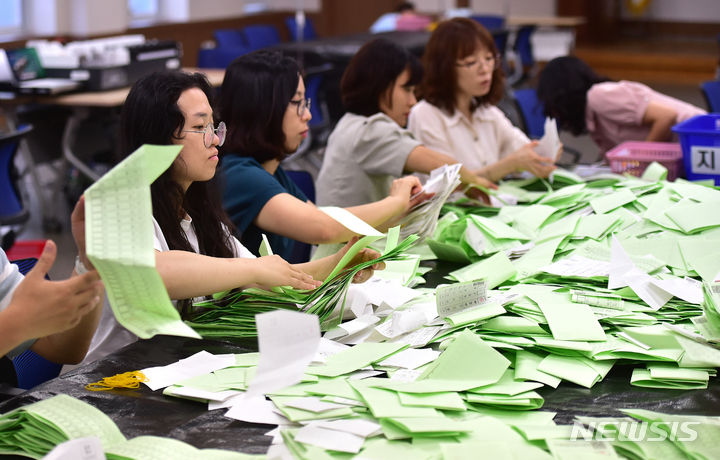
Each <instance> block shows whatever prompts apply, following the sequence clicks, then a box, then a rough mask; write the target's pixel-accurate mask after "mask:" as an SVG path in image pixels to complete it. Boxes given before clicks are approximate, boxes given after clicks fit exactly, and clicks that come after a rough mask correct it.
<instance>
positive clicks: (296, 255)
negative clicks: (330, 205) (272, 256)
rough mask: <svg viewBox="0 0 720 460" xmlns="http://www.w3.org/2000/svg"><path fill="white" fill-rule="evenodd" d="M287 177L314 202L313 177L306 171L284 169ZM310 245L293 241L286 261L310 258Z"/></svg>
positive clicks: (294, 261)
mask: <svg viewBox="0 0 720 460" xmlns="http://www.w3.org/2000/svg"><path fill="white" fill-rule="evenodd" d="M285 173H286V174H287V175H288V177H289V178H290V179H291V180H292V181H293V182H295V185H297V186H298V188H299V189H300V190H302V192H303V193H304V194H305V196H306V197H307V199H308V200H310V201H312V202H313V203H314V202H315V182H314V181H313V177H312V176H311V175H310V173H309V172H307V171H285ZM311 247H312V245H310V244H308V243H301V242H300V241H295V246H294V247H293V251H292V254H291V255H290V257H288V259H287V260H288V262H290V263H294V264H299V263H303V262H307V261H308V260H310V249H311Z"/></svg>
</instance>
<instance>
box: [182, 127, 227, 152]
mask: <svg viewBox="0 0 720 460" xmlns="http://www.w3.org/2000/svg"><path fill="white" fill-rule="evenodd" d="M183 132H184V133H202V134H203V144H205V148H208V149H209V148H210V147H212V145H213V140H214V137H215V134H216V133H217V136H218V139H220V142H218V147H221V146H222V145H223V144H224V143H225V136H226V135H227V126H225V122H224V121H221V122H220V123H219V124H218V127H217V128H215V127H213V124H212V122H210V123H208V124H207V125H205V128H204V129H203V130H202V131H198V130H193V129H184V130H183Z"/></svg>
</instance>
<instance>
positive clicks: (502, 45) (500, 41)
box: [492, 30, 510, 60]
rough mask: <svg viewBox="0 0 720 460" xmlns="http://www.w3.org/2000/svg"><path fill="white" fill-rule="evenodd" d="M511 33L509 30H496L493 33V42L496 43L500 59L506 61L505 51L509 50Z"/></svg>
mask: <svg viewBox="0 0 720 460" xmlns="http://www.w3.org/2000/svg"><path fill="white" fill-rule="evenodd" d="M509 34H510V32H508V31H507V30H494V31H493V32H492V36H493V41H494V42H495V47H496V48H497V50H498V53H500V57H501V58H503V60H504V59H505V51H506V50H507V42H508V35H509Z"/></svg>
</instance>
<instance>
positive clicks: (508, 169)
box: [408, 18, 555, 182]
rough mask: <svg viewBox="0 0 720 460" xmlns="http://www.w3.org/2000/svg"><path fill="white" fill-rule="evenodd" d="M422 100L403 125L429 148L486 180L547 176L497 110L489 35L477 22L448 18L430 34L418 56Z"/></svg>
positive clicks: (546, 167)
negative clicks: (422, 69)
mask: <svg viewBox="0 0 720 460" xmlns="http://www.w3.org/2000/svg"><path fill="white" fill-rule="evenodd" d="M423 64H424V67H425V76H424V79H423V81H422V84H421V86H420V90H421V91H420V92H421V95H422V96H423V98H424V100H422V101H420V102H419V103H418V104H417V105H416V106H415V107H413V109H412V112H411V113H410V122H409V126H408V129H409V130H410V131H412V132H413V134H415V136H416V137H417V138H418V140H420V141H421V142H423V143H424V144H425V145H427V146H428V147H430V148H433V149H436V150H439V151H441V152H445V153H447V154H448V155H452V156H453V157H454V158H455V159H457V160H458V161H459V162H460V163H462V164H463V165H465V166H467V167H468V168H470V169H471V170H472V171H473V172H475V173H476V174H479V175H481V176H483V177H486V178H487V179H489V180H491V181H493V182H494V181H497V180H499V179H502V178H503V177H504V176H506V175H508V174H511V173H514V172H519V171H523V170H527V171H530V172H531V173H532V174H534V175H536V176H538V177H547V176H548V175H549V174H550V173H551V172H552V170H553V169H555V166H554V164H553V161H552V160H548V159H547V158H544V157H542V156H540V155H539V154H538V153H537V152H535V150H534V146H535V145H536V143H537V142H531V141H530V139H528V138H527V136H526V135H525V134H524V133H523V132H522V131H521V130H519V129H517V128H516V127H514V126H513V125H512V123H511V122H510V120H508V118H507V117H506V116H505V115H504V114H503V113H502V111H500V109H498V108H497V107H496V106H495V104H497V103H498V102H499V101H500V99H502V96H503V92H504V90H505V78H504V76H503V71H502V68H501V66H500V56H499V55H498V50H497V48H496V46H495V42H494V40H493V38H492V35H491V34H490V33H489V32H488V31H487V29H485V28H484V27H483V26H482V25H480V24H479V23H478V22H476V21H473V20H471V19H467V18H454V19H451V20H449V21H445V22H443V23H441V24H440V25H439V26H438V27H437V29H435V31H434V32H433V33H432V35H431V36H430V40H429V41H428V44H427V46H426V47H425V54H424V56H423Z"/></svg>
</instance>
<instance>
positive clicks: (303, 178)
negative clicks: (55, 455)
mask: <svg viewBox="0 0 720 460" xmlns="http://www.w3.org/2000/svg"><path fill="white" fill-rule="evenodd" d="M285 173H286V174H287V175H288V177H289V178H290V179H291V180H292V181H293V182H295V185H297V186H298V188H299V189H300V190H302V192H303V193H304V194H305V196H306V197H307V199H308V200H310V201H312V202H313V203H314V202H315V182H314V181H313V177H312V175H311V174H310V173H309V172H307V171H285Z"/></svg>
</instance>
